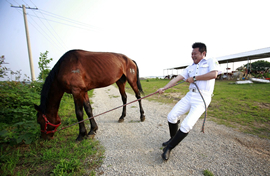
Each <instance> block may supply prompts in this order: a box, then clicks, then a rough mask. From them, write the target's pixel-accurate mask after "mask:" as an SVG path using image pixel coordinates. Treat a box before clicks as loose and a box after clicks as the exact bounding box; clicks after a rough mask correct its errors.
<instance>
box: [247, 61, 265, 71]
mask: <svg viewBox="0 0 270 176" xmlns="http://www.w3.org/2000/svg"><path fill="white" fill-rule="evenodd" d="M247 65H248V64H245V65H244V66H245V67H246V68H248V66H247ZM269 68H270V62H267V61H265V60H259V61H256V62H253V63H251V70H252V71H256V72H260V71H266V70H268V69H269Z"/></svg>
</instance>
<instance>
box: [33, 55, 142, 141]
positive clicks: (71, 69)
mask: <svg viewBox="0 0 270 176" xmlns="http://www.w3.org/2000/svg"><path fill="white" fill-rule="evenodd" d="M126 82H128V83H129V84H130V86H131V87H132V89H133V91H134V92H135V96H136V98H137V99H139V100H138V102H139V108H140V120H141V121H142V122H143V121H144V120H145V115H144V110H143V108H142V104H141V100H140V98H141V96H140V93H143V90H142V86H141V83H140V79H139V68H138V66H137V64H136V62H135V61H134V60H131V59H130V58H128V57H127V56H125V55H123V54H118V53H110V52H90V51H85V50H70V51H68V52H66V53H65V54H64V55H63V56H62V57H61V58H60V59H59V60H58V61H57V63H56V64H55V65H54V67H53V68H52V70H51V71H50V73H49V75H48V77H47V78H46V80H45V82H44V85H43V87H42V90H41V98H40V105H39V106H38V105H35V109H36V110H37V122H38V123H39V124H40V128H41V137H42V138H43V139H52V138H53V136H54V133H55V132H56V129H57V127H58V126H59V125H60V124H61V119H60V117H59V115H58V109H59V105H60V101H61V99H62V96H63V94H64V93H65V92H66V93H68V94H72V95H73V99H74V104H75V112H76V117H77V120H78V122H80V121H82V120H83V114H84V113H83V108H84V110H85V112H86V114H87V116H88V117H89V118H90V117H93V114H92V107H91V105H90V102H89V97H88V94H87V91H89V90H92V89H95V88H101V87H106V86H109V85H111V84H113V83H116V84H117V86H118V88H119V91H120V94H121V97H122V102H123V104H126V102H127V95H126V92H125V85H126ZM125 116H126V106H123V110H122V115H121V116H120V118H119V120H118V122H123V121H124V118H125ZM89 121H90V125H91V129H90V132H89V133H88V134H87V130H86V129H85V125H84V122H82V123H79V135H78V137H77V139H76V140H77V141H81V140H83V139H84V138H86V137H87V136H89V135H90V136H91V137H92V138H93V137H94V136H95V134H96V131H97V130H98V125H97V123H96V122H95V119H94V118H90V120H89Z"/></svg>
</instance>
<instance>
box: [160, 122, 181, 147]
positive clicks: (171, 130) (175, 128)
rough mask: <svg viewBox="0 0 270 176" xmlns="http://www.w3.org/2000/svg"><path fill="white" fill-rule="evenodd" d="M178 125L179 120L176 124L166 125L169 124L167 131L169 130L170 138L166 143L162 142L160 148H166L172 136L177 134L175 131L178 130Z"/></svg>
mask: <svg viewBox="0 0 270 176" xmlns="http://www.w3.org/2000/svg"><path fill="white" fill-rule="evenodd" d="M179 123H180V120H178V122H177V123H170V122H168V124H169V129H170V136H171V138H170V139H169V140H168V141H166V142H163V143H162V146H164V147H165V146H167V145H168V144H169V142H170V141H171V140H172V138H173V137H174V135H175V134H176V133H177V130H178V124H179Z"/></svg>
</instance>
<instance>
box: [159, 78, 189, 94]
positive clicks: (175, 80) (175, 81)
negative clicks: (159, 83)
mask: <svg viewBox="0 0 270 176" xmlns="http://www.w3.org/2000/svg"><path fill="white" fill-rule="evenodd" d="M183 79H184V77H183V76H182V75H178V76H177V77H176V78H174V79H172V80H171V81H170V82H169V83H168V84H167V85H166V86H164V87H163V88H160V89H158V92H159V93H160V94H162V93H163V92H164V89H166V88H168V87H171V86H173V85H175V84H176V83H177V82H178V81H181V80H183Z"/></svg>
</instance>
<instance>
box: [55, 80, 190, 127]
mask: <svg viewBox="0 0 270 176" xmlns="http://www.w3.org/2000/svg"><path fill="white" fill-rule="evenodd" d="M184 82H185V81H182V82H179V83H177V84H174V85H172V86H170V87H168V88H165V89H164V90H167V89H170V88H172V87H174V86H177V85H179V84H182V83H184ZM157 93H158V91H156V92H154V93H151V94H149V95H146V96H144V97H142V98H139V99H137V100H134V101H131V102H129V103H127V104H123V105H121V106H118V107H116V108H113V109H111V110H108V111H105V112H103V113H100V114H98V115H95V116H92V117H89V118H87V119H84V120H81V121H79V122H77V123H74V124H72V125H69V126H66V127H63V128H61V129H59V130H57V131H61V130H63V129H66V128H68V127H71V126H74V125H76V124H79V123H82V122H84V121H86V120H90V119H93V118H95V117H98V116H101V115H103V114H106V113H108V112H111V111H114V110H116V109H118V108H121V107H124V106H127V105H129V104H131V103H134V102H136V101H139V100H142V99H144V98H147V97H150V96H153V95H155V94H157Z"/></svg>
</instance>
